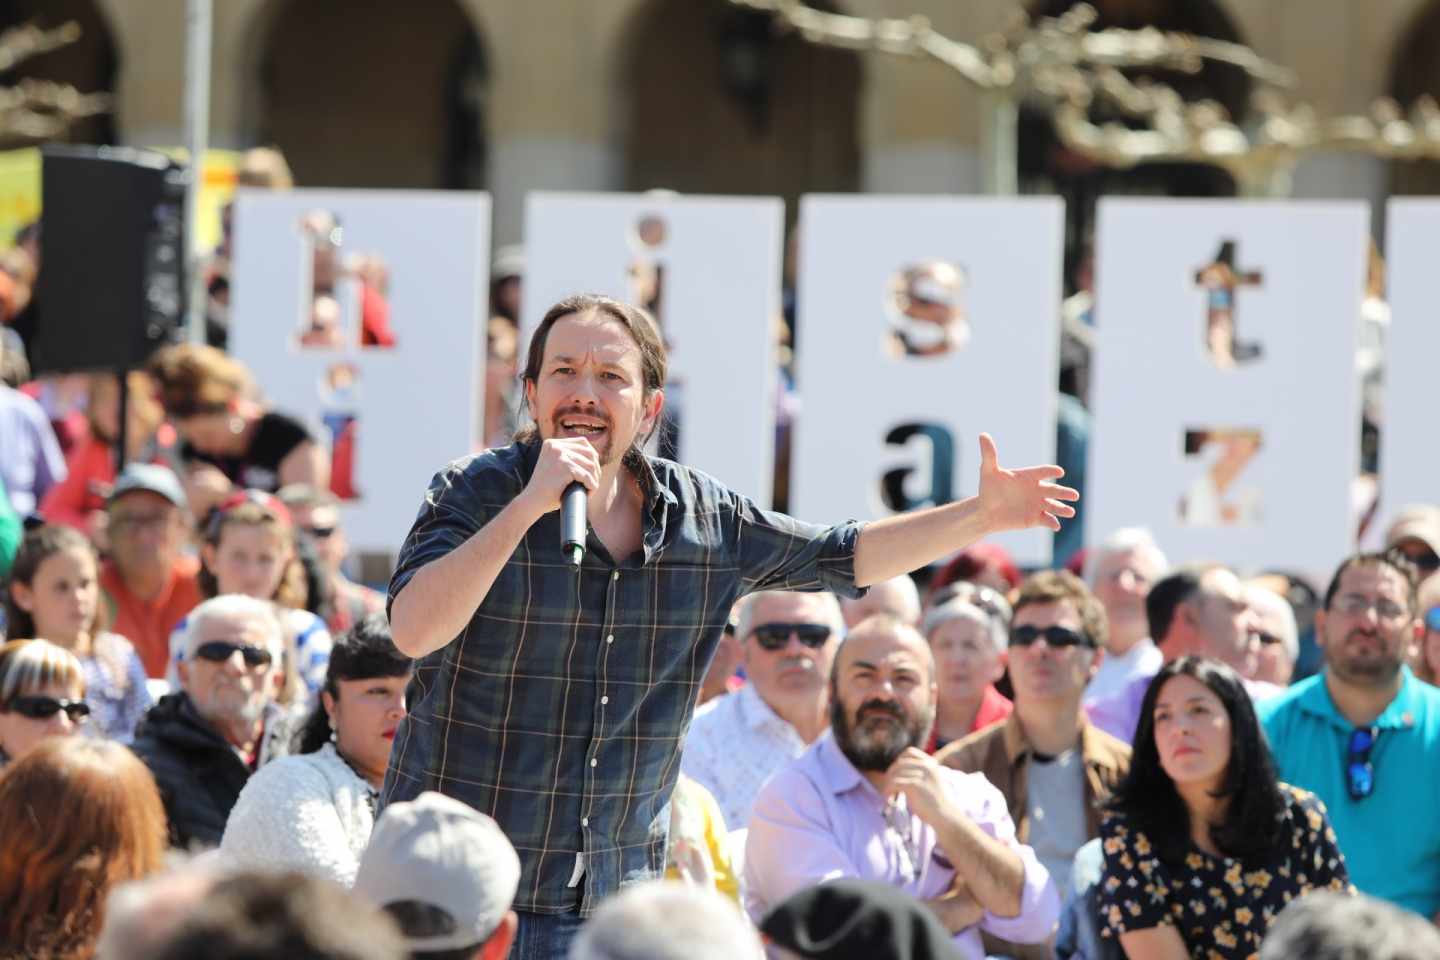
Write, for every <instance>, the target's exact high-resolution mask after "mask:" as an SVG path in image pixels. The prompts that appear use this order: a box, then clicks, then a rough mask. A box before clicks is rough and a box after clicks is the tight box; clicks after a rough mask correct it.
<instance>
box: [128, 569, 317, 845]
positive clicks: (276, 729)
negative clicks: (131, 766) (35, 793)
mask: <svg viewBox="0 0 1440 960" xmlns="http://www.w3.org/2000/svg"><path fill="white" fill-rule="evenodd" d="M184 654H185V656H184V658H183V660H182V661H181V663H180V665H179V673H180V690H179V692H177V693H172V694H169V695H168V696H164V697H161V698H160V702H159V703H157V704H155V706H154V707H152V708H150V712H149V713H147V714H146V715H145V719H144V720H142V721H141V722H140V727H139V729H138V730H137V731H136V734H135V743H134V746H133V747H132V749H133V750H134V751H135V753H136V754H138V755H139V757H140V759H141V760H143V761H145V765H146V766H147V767H149V768H150V772H151V773H152V774H154V776H155V782H156V784H157V785H158V786H159V787H160V798H161V799H162V800H163V801H164V802H165V815H166V817H167V818H168V819H169V821H170V841H171V844H172V845H173V846H176V847H182V848H185V847H191V846H205V847H214V846H218V845H219V844H220V837H221V835H222V834H223V833H224V832H225V821H226V818H228V817H229V816H230V810H231V808H232V807H234V806H235V800H236V798H238V797H239V796H240V790H241V788H242V787H244V786H245V781H246V780H248V779H249V778H250V775H251V774H252V773H254V772H255V771H256V770H257V769H259V767H260V766H261V764H263V763H265V762H266V761H267V760H270V759H272V758H273V757H274V756H277V755H279V754H282V753H284V752H285V746H286V743H287V742H288V739H289V736H290V734H291V733H292V732H293V730H292V729H291V727H290V725H289V724H287V723H286V722H285V717H284V711H283V710H282V709H281V708H280V707H279V706H278V705H277V704H276V699H275V698H276V697H277V696H278V695H279V693H280V690H281V689H282V688H283V686H284V684H285V671H284V669H283V666H282V659H283V654H284V634H283V631H282V628H281V626H280V620H279V618H278V617H276V615H275V610H274V607H273V606H272V605H271V604H270V603H268V602H266V601H264V600H257V599H255V598H254V597H245V596H239V595H236V594H229V595H226V596H220V597H215V598H214V599H211V600H207V601H205V602H204V603H202V604H200V606H198V607H196V608H195V610H194V612H193V613H191V614H190V616H189V618H188V621H187V626H186V631H185V636H184Z"/></svg>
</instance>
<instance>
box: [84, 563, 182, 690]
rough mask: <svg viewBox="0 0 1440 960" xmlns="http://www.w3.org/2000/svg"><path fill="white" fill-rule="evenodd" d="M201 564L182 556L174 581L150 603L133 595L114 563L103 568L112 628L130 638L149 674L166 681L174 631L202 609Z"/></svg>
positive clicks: (172, 573)
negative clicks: (199, 576) (186, 618)
mask: <svg viewBox="0 0 1440 960" xmlns="http://www.w3.org/2000/svg"><path fill="white" fill-rule="evenodd" d="M199 572H200V561H199V560H197V559H196V558H194V557H181V558H180V559H178V560H176V561H175V566H174V567H173V568H171V570H170V579H169V581H168V582H166V584H165V586H164V587H162V588H161V589H160V592H159V593H158V594H156V595H155V596H154V597H153V598H151V599H150V600H143V599H141V598H140V597H137V596H135V594H133V593H131V592H130V588H129V587H127V586H125V581H124V580H122V579H120V573H119V571H117V570H116V569H115V564H114V562H113V561H111V560H106V561H105V563H104V565H103V566H102V567H101V568H100V589H101V590H103V591H104V592H105V602H106V604H107V605H108V606H109V608H110V629H111V630H113V631H115V632H116V633H118V634H120V635H121V636H122V637H125V638H127V639H129V641H130V642H131V643H132V644H134V645H135V652H136V653H138V654H140V662H141V663H143V664H145V673H146V674H147V675H148V676H149V677H151V678H152V679H162V678H164V676H165V671H166V668H167V667H168V666H169V664H170V632H171V631H172V630H174V629H175V625H176V624H177V623H179V622H180V621H181V620H183V619H185V615H186V614H188V613H189V612H190V611H191V610H194V609H195V608H196V607H197V606H199V604H200V601H201V600H203V599H204V598H203V597H202V596H201V595H200V584H199V583H198V582H197V580H196V575H197V574H198V573H199Z"/></svg>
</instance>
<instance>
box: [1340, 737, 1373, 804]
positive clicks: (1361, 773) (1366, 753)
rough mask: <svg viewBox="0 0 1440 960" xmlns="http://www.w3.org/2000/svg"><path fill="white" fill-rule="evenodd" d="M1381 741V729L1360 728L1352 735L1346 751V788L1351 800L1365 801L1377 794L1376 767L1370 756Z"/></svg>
mask: <svg viewBox="0 0 1440 960" xmlns="http://www.w3.org/2000/svg"><path fill="white" fill-rule="evenodd" d="M1378 739H1380V728H1379V727H1359V728H1357V729H1356V730H1354V731H1352V732H1351V734H1350V743H1349V746H1348V748H1347V749H1346V751H1345V787H1346V789H1347V790H1349V792H1350V799H1351V800H1364V799H1365V798H1366V797H1368V796H1370V794H1372V793H1374V792H1375V765H1374V764H1373V763H1371V762H1370V754H1371V752H1372V751H1374V749H1375V741H1376V740H1378Z"/></svg>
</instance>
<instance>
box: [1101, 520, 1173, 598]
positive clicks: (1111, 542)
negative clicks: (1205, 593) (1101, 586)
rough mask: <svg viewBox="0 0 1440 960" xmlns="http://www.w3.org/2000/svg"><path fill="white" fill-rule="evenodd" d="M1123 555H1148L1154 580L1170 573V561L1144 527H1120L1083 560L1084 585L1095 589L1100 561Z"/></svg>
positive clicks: (1153, 536)
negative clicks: (1152, 564) (1096, 572)
mask: <svg viewBox="0 0 1440 960" xmlns="http://www.w3.org/2000/svg"><path fill="white" fill-rule="evenodd" d="M1123 553H1148V554H1149V555H1150V560H1151V561H1152V562H1153V563H1154V565H1155V573H1154V577H1153V579H1155V580H1159V579H1160V578H1161V577H1163V576H1165V574H1166V573H1168V572H1169V571H1170V561H1168V560H1166V559H1165V553H1164V551H1162V550H1161V549H1160V544H1158V543H1156V542H1155V535H1154V534H1152V533H1151V532H1150V531H1149V530H1148V529H1147V528H1145V527H1121V528H1120V529H1119V530H1116V531H1115V532H1114V533H1112V534H1110V536H1108V537H1106V538H1105V539H1104V540H1103V541H1101V543H1100V545H1099V546H1098V547H1096V548H1095V549H1094V550H1093V551H1091V554H1090V556H1088V557H1086V558H1085V583H1086V585H1087V586H1089V587H1091V588H1092V589H1093V588H1094V587H1095V571H1096V570H1099V569H1100V561H1101V560H1106V559H1109V558H1110V557H1113V556H1115V555H1116V554H1123Z"/></svg>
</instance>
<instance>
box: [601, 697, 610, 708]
mask: <svg viewBox="0 0 1440 960" xmlns="http://www.w3.org/2000/svg"><path fill="white" fill-rule="evenodd" d="M609 702H610V698H609V697H601V698H600V706H602V707H603V706H605V704H607V703H609Z"/></svg>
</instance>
